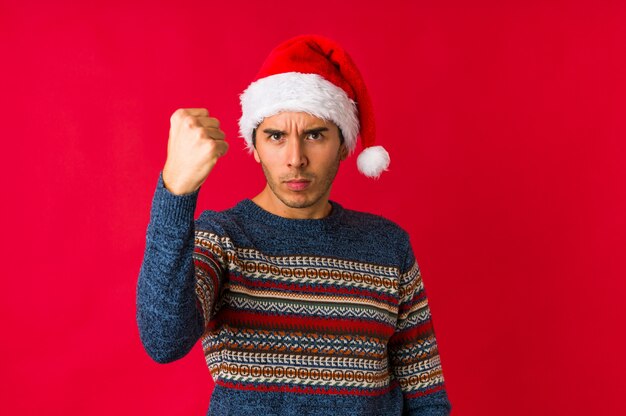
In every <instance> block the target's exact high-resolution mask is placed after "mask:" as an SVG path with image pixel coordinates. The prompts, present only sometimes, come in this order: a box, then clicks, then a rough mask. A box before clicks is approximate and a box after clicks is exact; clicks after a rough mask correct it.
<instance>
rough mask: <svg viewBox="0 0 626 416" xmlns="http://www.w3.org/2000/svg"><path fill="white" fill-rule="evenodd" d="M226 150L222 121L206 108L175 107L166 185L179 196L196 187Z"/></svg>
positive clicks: (166, 168) (171, 122)
mask: <svg viewBox="0 0 626 416" xmlns="http://www.w3.org/2000/svg"><path fill="white" fill-rule="evenodd" d="M227 150H228V143H226V142H225V141H224V132H223V131H222V130H220V122H219V121H218V120H217V119H216V118H213V117H209V112H208V111H207V109H206V108H186V109H178V110H176V111H175V112H174V114H172V117H171V118H170V138H169V141H168V142H167V160H166V162H165V167H164V168H163V182H164V183H165V187H166V188H167V189H168V190H169V191H170V192H172V193H173V194H176V195H183V194H188V193H190V192H193V191H195V190H197V189H198V188H199V187H200V186H201V185H202V184H203V183H204V181H205V180H206V178H207V177H208V176H209V173H210V172H211V170H212V169H213V167H214V166H215V164H216V163H217V159H219V158H220V157H222V156H224V154H226V151H227Z"/></svg>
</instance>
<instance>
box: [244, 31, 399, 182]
mask: <svg viewBox="0 0 626 416" xmlns="http://www.w3.org/2000/svg"><path fill="white" fill-rule="evenodd" d="M240 98H241V111H242V115H241V119H240V120H239V132H240V134H241V136H242V137H243V138H244V139H245V141H246V145H247V147H248V149H250V150H252V148H253V143H252V134H253V131H254V129H255V128H256V127H257V126H258V125H259V124H261V122H262V121H263V119H264V118H266V117H270V116H273V115H275V114H278V113H280V112H282V111H301V112H306V113H309V114H312V115H314V116H316V117H319V118H322V119H324V120H328V121H332V122H333V123H335V124H336V125H337V126H338V127H339V129H340V130H341V133H342V134H343V137H344V140H345V144H346V147H347V148H348V150H349V151H350V153H352V152H353V151H354V149H355V148H356V144H357V137H360V138H361V145H362V146H363V148H364V150H363V151H362V152H361V153H360V154H359V157H358V159H357V166H358V168H359V171H360V172H361V173H363V174H364V175H365V176H369V177H373V178H377V177H378V176H380V174H381V173H382V172H383V171H385V170H387V167H388V166H389V161H390V159H389V154H388V153H387V151H386V150H385V149H384V148H383V147H382V146H374V139H375V132H376V127H375V123H374V112H373V108H372V102H371V100H370V97H369V94H368V92H367V89H366V88H365V83H364V81H363V77H362V76H361V74H360V73H359V70H358V69H357V67H356V65H355V64H354V62H353V61H352V59H351V58H350V56H348V54H347V53H346V52H345V51H344V50H343V48H342V47H341V46H339V45H338V44H337V43H335V42H333V41H332V40H330V39H327V38H324V37H322V36H317V35H303V36H298V37H295V38H292V39H289V40H287V41H286V42H283V43H282V44H280V45H279V46H277V47H276V48H275V49H274V50H273V51H272V52H271V53H270V55H269V56H268V57H267V59H266V60H265V62H264V63H263V65H262V66H261V70H260V71H259V73H258V74H257V76H256V78H255V80H254V82H252V83H251V84H250V85H249V86H248V88H247V89H246V90H245V91H244V92H243V93H242V94H241V97H240Z"/></svg>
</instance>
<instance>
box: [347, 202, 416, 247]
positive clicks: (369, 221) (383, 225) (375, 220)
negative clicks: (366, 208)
mask: <svg viewBox="0 0 626 416" xmlns="http://www.w3.org/2000/svg"><path fill="white" fill-rule="evenodd" d="M343 211H344V216H343V217H344V221H345V222H346V223H348V224H351V225H353V226H355V227H357V228H359V229H360V230H362V231H363V232H366V233H368V234H371V235H382V236H388V238H393V239H394V240H398V239H401V240H405V239H406V240H408V238H409V234H408V233H407V232H406V231H405V230H404V228H402V227H401V226H400V225H398V224H397V223H395V222H394V221H392V220H390V219H388V218H385V217H383V216H382V215H377V214H372V213H369V212H362V211H355V210H351V209H346V208H344V209H343Z"/></svg>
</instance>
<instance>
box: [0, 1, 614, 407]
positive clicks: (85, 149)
mask: <svg viewBox="0 0 626 416" xmlns="http://www.w3.org/2000/svg"><path fill="white" fill-rule="evenodd" d="M502 3H506V4H502ZM519 3H520V4H519V5H513V3H512V2H501V1H494V2H484V1H478V2H466V1H456V2H454V1H419V2H418V1H385V2H376V3H372V5H371V6H367V7H366V6H364V2H362V1H343V2H334V1H321V0H318V1H316V2H309V3H305V2H302V3H300V2H294V1H271V0H267V1H262V2H256V1H255V2H253V1H250V2H245V3H242V2H239V1H227V2H208V1H204V2H189V1H177V2H171V3H169V4H166V3H163V2H148V1H146V2H143V3H132V4H131V5H129V4H122V3H120V4H114V2H111V1H107V2H101V3H100V4H99V5H93V4H92V5H89V6H86V5H85V6H76V5H74V6H70V3H69V2H68V3H67V4H61V3H55V4H54V5H46V4H45V3H43V2H41V3H25V2H6V1H3V2H2V3H1V5H0V56H1V57H2V58H1V59H2V65H1V68H0V95H1V97H2V98H1V105H2V108H1V109H0V110H1V112H0V117H2V120H1V123H2V124H1V126H0V128H1V130H0V131H1V133H2V138H1V140H2V145H1V146H2V150H1V151H0V158H1V160H0V166H1V169H2V171H1V172H0V174H1V176H0V178H1V179H2V182H1V192H2V204H1V205H0V209H1V211H0V219H1V221H2V224H0V226H1V229H2V234H3V238H2V240H1V243H0V244H2V247H1V248H2V250H1V252H2V290H1V291H0V301H1V303H0V308H1V309H0V316H1V317H2V342H1V344H0V354H1V355H0V358H1V359H0V366H1V367H0V373H1V374H2V376H1V378H0V379H1V381H0V383H1V384H0V395H1V399H0V407H1V408H0V413H2V414H28V415H30V414H33V415H34V414H47V415H86V414H89V415H108V414H116V415H127V414H128V415H130V414H153V415H192V414H195V415H201V414H204V413H205V412H206V409H207V406H208V402H209V394H210V392H211V388H212V382H211V379H210V376H209V373H208V370H207V369H206V367H205V364H204V361H203V356H202V353H201V350H200V348H199V347H196V348H195V349H194V350H193V351H192V352H191V353H190V355H188V356H187V357H185V358H184V359H182V360H180V361H178V362H176V363H173V364H169V365H159V364H155V363H154V362H152V361H151V360H150V359H149V358H148V356H147V355H146V354H145V353H144V351H143V350H142V347H141V344H140V342H139V337H138V333H137V328H136V324H135V284H136V279H137V274H138V271H139V267H140V264H141V259H142V255H143V248H144V238H145V229H146V225H147V222H148V215H149V207H150V202H151V197H152V193H153V191H154V187H155V184H156V180H157V176H158V173H159V170H160V169H161V167H162V166H163V163H164V161H165V154H166V142H167V132H168V127H169V116H170V114H171V113H172V112H173V111H174V110H175V109H176V108H178V107H195V106H202V107H207V108H209V111H211V113H212V115H214V116H216V117H218V118H219V119H220V120H221V121H222V125H223V129H224V130H225V132H226V134H227V136H228V138H229V140H230V143H231V149H230V152H229V154H228V155H227V157H226V158H224V159H223V160H221V161H220V163H219V165H218V167H217V168H216V169H215V170H214V172H213V173H212V176H211V178H210V180H209V181H208V182H207V183H206V184H205V185H204V187H203V190H202V191H201V196H200V201H199V208H200V209H207V208H212V209H222V208H227V207H230V206H232V205H233V204H235V203H236V202H237V201H238V200H240V199H241V198H245V197H251V196H253V195H255V194H256V193H257V192H258V191H260V189H261V187H262V185H263V177H262V173H261V170H260V169H259V167H258V166H257V165H256V163H255V162H254V161H253V159H252V158H251V157H250V156H248V155H247V154H246V152H245V151H244V150H243V143H242V141H241V139H239V138H237V125H236V121H237V118H238V117H239V107H238V94H239V93H240V92H241V91H243V89H244V88H245V87H246V86H247V85H248V83H249V82H250V81H251V79H252V78H253V76H254V74H255V72H256V70H257V69H258V67H259V66H260V64H261V62H262V60H263V59H264V57H265V56H266V54H267V53H268V52H269V50H270V49H271V48H272V47H273V46H275V45H276V44H278V43H279V42H281V41H283V40H285V39H287V38H288V37H291V36H294V35H297V34H301V33H319V34H322V35H326V36H329V37H331V38H334V39H336V40H337V41H339V42H340V43H342V44H343V45H344V46H345V48H346V49H347V50H348V51H349V52H350V53H351V55H352V56H353V58H354V60H355V61H356V62H357V64H358V65H359V66H360V68H361V71H362V72H363V74H364V76H365V78H366V81H367V82H368V85H369V88H370V91H371V95H372V98H373V101H374V106H375V110H376V116H377V119H376V121H377V124H378V131H379V135H378V139H379V142H380V143H381V144H384V145H385V146H386V147H387V148H388V150H389V151H390V153H391V156H392V165H391V170H390V171H389V172H387V173H386V174H384V176H383V177H382V178H381V179H380V180H379V181H371V180H368V179H366V178H364V177H362V176H360V175H359V174H358V173H357V172H356V168H355V166H354V165H355V158H354V157H352V158H350V159H349V160H348V161H346V162H345V163H344V164H343V167H342V169H341V172H340V174H339V177H338V179H337V181H336V184H335V187H334V190H333V198H334V199H335V200H337V201H339V202H340V203H342V204H343V205H344V206H346V207H349V208H353V209H358V210H367V211H371V212H374V213H379V214H382V215H384V216H387V217H388V218H391V219H393V220H395V221H397V222H398V223H400V224H401V225H402V226H403V227H405V228H406V229H407V230H408V231H409V232H410V234H411V236H412V239H413V245H414V249H415V252H416V256H417V259H418V262H419V263H420V265H421V268H422V272H423V275H424V281H425V283H426V288H427V291H428V293H429V296H430V302H431V308H432V311H433V316H434V322H435V328H436V331H437V337H438V341H439V345H440V352H441V358H442V363H443V368H444V376H445V378H446V384H447V387H448V393H449V396H450V399H451V401H452V403H453V406H454V411H453V413H454V414H457V415H554V414H569V415H586V414H598V415H599V414H625V412H626V405H624V404H623V401H622V400H620V399H619V397H618V395H619V394H620V393H622V394H623V392H624V386H625V383H624V381H623V374H625V373H626V359H625V358H624V357H625V354H624V351H626V331H625V330H624V318H625V316H626V311H625V308H624V306H623V302H622V298H623V297H624V295H625V292H626V290H625V286H626V285H625V283H624V277H625V276H626V273H625V271H626V270H625V264H624V263H625V262H624V251H625V250H624V249H625V248H626V232H625V231H626V227H625V215H624V213H625V212H626V197H625V195H626V193H625V190H626V187H625V185H626V169H625V162H626V145H625V143H624V137H625V132H626V121H625V115H626V113H625V110H626V98H625V97H626V88H625V87H626V82H625V79H624V74H625V73H626V41H625V40H626V30H625V27H626V25H625V24H624V22H626V7H625V6H624V2H618V1H615V2H606V1H604V2H603V1H594V2H592V1H582V2H581V1H578V2H576V1H574V2H572V1H563V2H556V1H543V2H539V1H530V2H529V1H526V2H519Z"/></svg>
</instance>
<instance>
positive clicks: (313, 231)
mask: <svg viewBox="0 0 626 416" xmlns="http://www.w3.org/2000/svg"><path fill="white" fill-rule="evenodd" d="M196 198H197V193H196V194H190V195H186V196H182V197H179V196H175V195H172V194H170V193H169V192H168V191H167V190H166V189H165V188H164V187H163V184H162V179H161V178H159V183H158V184H157V191H156V193H155V198H154V200H153V208H152V213H151V222H150V225H149V226H148V234H147V243H146V254H145V256H144V263H143V264H142V270H141V273H140V279H139V283H138V299H137V306H138V313H137V318H138V324H139V329H140V334H141V336H142V341H143V342H144V346H145V347H146V349H147V351H148V352H149V353H150V355H152V356H153V358H155V360H157V361H161V362H167V361H171V360H173V359H177V358H180V357H181V356H183V355H185V354H186V353H187V352H188V350H189V349H190V348H191V347H192V346H193V344H194V343H195V342H197V341H198V340H200V341H201V342H202V347H203V350H204V354H205V358H206V363H207V366H208V368H209V370H210V372H211V375H212V377H213V379H214V381H215V384H216V388H215V391H214V394H213V396H212V399H211V409H210V410H209V414H211V415H216V416H217V415H222V414H242V413H243V411H242V410H243V409H244V408H246V409H248V410H263V409H265V410H266V411H269V412H270V413H271V414H291V413H289V411H286V410H280V409H277V408H276V403H277V400H283V401H284V400H285V397H291V398H295V399H294V400H291V401H289V403H290V404H291V405H292V409H291V411H293V410H294V409H296V408H297V407H298V406H300V407H302V409H305V410H304V413H303V410H300V411H299V412H298V413H293V414H300V415H302V414H317V413H315V412H316V410H315V409H318V410H319V411H320V412H321V413H319V414H339V413H341V412H342V411H348V410H351V412H350V414H364V415H365V414H367V415H370V414H371V415H376V414H385V415H386V414H397V415H400V414H416V415H417V414H424V415H446V414H448V413H449V411H450V404H449V401H448V399H447V394H446V390H445V383H444V378H443V373H442V367H441V362H440V356H439V352H438V349H437V341H436V338H435V333H434V328H433V324H432V317H431V314H430V309H429V306H428V298H427V296H426V291H425V289H424V284H423V281H422V278H421V273H420V269H419V266H418V264H417V262H416V260H415V258H414V256H413V252H412V249H411V246H410V242H409V238H408V235H407V234H406V232H404V231H403V230H402V229H401V228H400V227H398V226H397V225H395V224H394V223H392V222H390V221H388V220H386V219H384V218H382V217H379V216H375V215H371V214H364V213H359V212H355V211H350V210H347V209H344V208H343V207H342V206H341V205H339V204H337V203H335V202H331V204H332V206H333V210H332V213H331V215H330V216H328V217H326V218H323V219H321V220H292V219H286V218H282V217H278V216H275V215H273V214H271V213H269V212H266V211H264V210H263V209H261V208H260V207H258V206H257V205H256V204H254V203H253V202H252V201H250V200H244V201H242V202H240V203H239V204H238V205H237V206H235V207H234V208H232V209H230V210H226V211H222V212H215V211H204V212H203V213H202V214H201V215H200V217H199V218H198V219H197V220H195V221H194V220H193V211H194V208H195V201H196ZM168 237H169V238H168ZM168 241H170V242H168ZM171 242H173V244H172V243H171ZM170 320H171V321H174V322H166V321H170ZM168 328H170V331H171V332H172V333H168V332H167V331H168ZM259 395H265V397H262V398H260V397H259ZM269 397H274V398H275V399H274V400H273V401H267V400H266V399H267V398H269ZM342 397H343V398H344V399H346V400H344V401H343V403H342V400H341V398H342ZM264 400H265V401H266V402H265V403H264V404H263V403H262V402H264ZM354 401H357V402H358V403H359V404H358V406H357V407H355V405H354V404H350V403H352V402H354ZM251 403H257V405H255V406H256V408H255V409H253V408H251V407H250V406H251ZM304 403H306V406H305V405H304ZM381 403H383V404H382V405H381ZM345 405H349V406H351V409H344V410H341V409H340V407H341V406H345ZM246 406H248V407H246ZM268 406H269V407H268ZM356 408H359V409H362V410H361V411H360V412H359V413H354V412H353V411H354V410H355V409H356ZM233 409H238V410H236V411H234V410H233ZM320 409H323V410H320ZM411 412H412V413H411Z"/></svg>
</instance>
